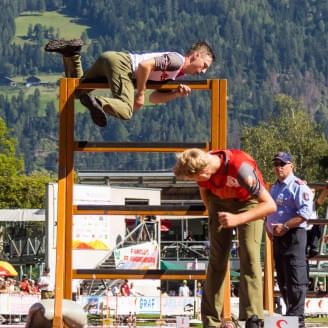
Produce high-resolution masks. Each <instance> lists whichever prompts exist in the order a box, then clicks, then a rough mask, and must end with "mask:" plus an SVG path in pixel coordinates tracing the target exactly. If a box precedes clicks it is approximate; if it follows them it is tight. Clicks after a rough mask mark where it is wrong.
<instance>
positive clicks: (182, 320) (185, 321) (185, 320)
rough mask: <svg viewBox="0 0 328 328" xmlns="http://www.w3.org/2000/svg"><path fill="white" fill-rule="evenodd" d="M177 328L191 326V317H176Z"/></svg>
mask: <svg viewBox="0 0 328 328" xmlns="http://www.w3.org/2000/svg"><path fill="white" fill-rule="evenodd" d="M176 324H177V328H189V317H181V316H178V317H176Z"/></svg>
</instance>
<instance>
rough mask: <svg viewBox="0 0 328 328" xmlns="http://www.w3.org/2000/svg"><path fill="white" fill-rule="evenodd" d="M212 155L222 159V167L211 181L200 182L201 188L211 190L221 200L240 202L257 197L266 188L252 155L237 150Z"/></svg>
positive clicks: (212, 152) (216, 152)
mask: <svg viewBox="0 0 328 328" xmlns="http://www.w3.org/2000/svg"><path fill="white" fill-rule="evenodd" d="M210 154H212V155H217V156H219V157H220V159H221V166H220V168H219V170H218V171H217V172H216V173H215V174H213V175H212V176H211V178H210V179H209V180H207V181H202V182H198V185H199V186H200V187H203V188H206V189H209V190H210V191H211V192H212V194H214V195H216V196H218V197H219V198H221V199H229V198H230V199H231V198H233V199H237V200H239V201H246V200H248V199H250V198H253V197H256V196H257V195H258V194H259V192H260V188H264V187H263V186H264V180H263V177H262V174H261V172H260V171H259V170H258V168H257V164H256V162H255V160H254V159H253V158H252V157H251V156H250V155H248V154H246V153H245V152H243V151H241V150H236V149H227V150H216V151H211V152H210ZM243 164H247V165H243ZM242 165H243V168H242V169H241V166H242ZM261 186H262V187H261Z"/></svg>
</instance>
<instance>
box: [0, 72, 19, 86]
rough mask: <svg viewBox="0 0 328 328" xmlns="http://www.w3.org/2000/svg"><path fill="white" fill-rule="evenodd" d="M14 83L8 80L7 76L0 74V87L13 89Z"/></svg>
mask: <svg viewBox="0 0 328 328" xmlns="http://www.w3.org/2000/svg"><path fill="white" fill-rule="evenodd" d="M15 85H16V82H15V81H13V80H12V79H10V78H9V77H8V76H5V75H1V74H0V86H9V87H14V86H15Z"/></svg>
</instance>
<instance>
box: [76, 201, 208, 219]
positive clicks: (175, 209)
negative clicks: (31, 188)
mask: <svg viewBox="0 0 328 328" xmlns="http://www.w3.org/2000/svg"><path fill="white" fill-rule="evenodd" d="M73 214H74V215H94V214H97V215H131V214H135V215H167V216H171V215H172V216H179V215H181V216H183V215H191V216H199V215H202V216H204V215H207V212H206V209H205V206H204V205H203V204H189V205H75V206H73Z"/></svg>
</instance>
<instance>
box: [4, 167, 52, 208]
mask: <svg viewBox="0 0 328 328" xmlns="http://www.w3.org/2000/svg"><path fill="white" fill-rule="evenodd" d="M54 180H55V179H54V178H53V177H51V176H49V175H45V173H44V172H35V173H33V174H32V175H30V176H26V175H22V176H11V177H3V176H0V208H44V202H45V193H46V183H47V182H51V181H54Z"/></svg>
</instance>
